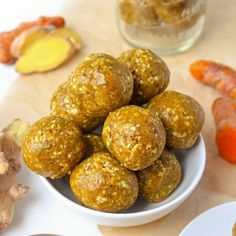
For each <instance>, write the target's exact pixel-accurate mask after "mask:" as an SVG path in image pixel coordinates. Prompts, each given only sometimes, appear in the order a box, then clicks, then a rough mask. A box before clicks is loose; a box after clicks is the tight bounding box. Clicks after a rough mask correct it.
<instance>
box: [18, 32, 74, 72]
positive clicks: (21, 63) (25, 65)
mask: <svg viewBox="0 0 236 236" xmlns="http://www.w3.org/2000/svg"><path fill="white" fill-rule="evenodd" d="M74 52H75V47H74V46H73V44H72V43H70V41H68V40H67V39H64V38H61V37H56V36H46V37H43V38H42V39H39V40H37V42H35V43H34V44H33V45H32V46H31V47H30V48H29V49H28V50H27V51H26V52H25V54H24V55H23V56H22V57H20V58H19V59H18V61H17V62H16V71H17V72H20V73H22V74H29V73H33V72H46V71H50V70H53V69H55V68H57V67H58V66H60V65H61V64H62V63H63V62H65V61H66V60H67V59H68V58H70V56H71V55H72V54H73V53H74Z"/></svg>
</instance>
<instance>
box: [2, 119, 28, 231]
mask: <svg viewBox="0 0 236 236" xmlns="http://www.w3.org/2000/svg"><path fill="white" fill-rule="evenodd" d="M28 128H29V125H28V124H27V123H25V122H22V121H20V120H14V121H13V122H12V123H11V124H10V125H9V126H8V127H7V128H6V129H4V130H3V131H2V133H0V231H2V230H5V229H6V228H7V227H8V226H9V224H10V223H11V221H12V218H13V213H14V205H15V203H16V202H17V201H19V200H21V199H22V198H23V197H24V196H25V194H26V193H27V192H28V190H29V188H28V187H26V186H24V185H22V184H17V183H16V182H15V176H16V174H17V173H18V172H19V171H20V169H21V166H20V162H19V156H20V146H19V145H18V144H20V143H21V141H22V139H23V137H24V135H25V133H26V131H27V129H28ZM17 143H18V144H17Z"/></svg>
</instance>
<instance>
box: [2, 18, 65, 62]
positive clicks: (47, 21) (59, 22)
mask: <svg viewBox="0 0 236 236" xmlns="http://www.w3.org/2000/svg"><path fill="white" fill-rule="evenodd" d="M64 24H65V22H64V19H63V18H62V17H44V16H42V17H39V18H38V20H36V21H32V22H25V23H22V24H20V25H19V26H18V27H17V28H16V29H14V30H11V31H8V32H2V33H0V63H4V64H9V63H13V62H14V61H15V58H14V56H13V55H12V54H11V52H10V47H11V43H12V42H13V40H14V39H15V38H16V37H17V36H18V35H19V34H21V33H22V32H23V31H25V30H27V29H29V28H32V27H35V26H45V25H54V26H55V27H57V28H59V27H63V26H64Z"/></svg>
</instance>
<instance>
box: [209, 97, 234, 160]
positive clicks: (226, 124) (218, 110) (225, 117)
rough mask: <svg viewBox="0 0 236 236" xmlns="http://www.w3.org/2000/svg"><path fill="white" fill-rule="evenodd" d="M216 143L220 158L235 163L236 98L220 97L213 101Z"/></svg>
mask: <svg viewBox="0 0 236 236" xmlns="http://www.w3.org/2000/svg"><path fill="white" fill-rule="evenodd" d="M212 113H213V116H214V119H215V124H216V137H215V139H216V145H217V148H218V151H219V153H220V155H221V157H222V158H224V159H225V160H227V161H229V162H232V163H234V164H236V100H235V99H232V98H230V97H221V98H218V99H216V100H215V101H214V103H213V105H212Z"/></svg>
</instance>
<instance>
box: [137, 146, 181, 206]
mask: <svg viewBox="0 0 236 236" xmlns="http://www.w3.org/2000/svg"><path fill="white" fill-rule="evenodd" d="M137 178H138V182H139V195H140V196H141V197H142V198H144V199H145V200H147V201H149V202H161V201H163V200H164V199H166V198H167V197H168V196H169V195H170V193H171V192H173V190H174V189H175V188H176V187H177V186H178V184H179V182H180V179H181V167H180V164H179V162H178V160H177V158H176V157H175V155H174V154H173V153H172V152H170V151H168V150H167V149H164V151H163V153H162V154H161V157H160V158H158V159H157V160H156V161H155V162H153V164H152V165H151V166H149V167H148V168H146V169H144V170H140V171H138V172H137Z"/></svg>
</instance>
